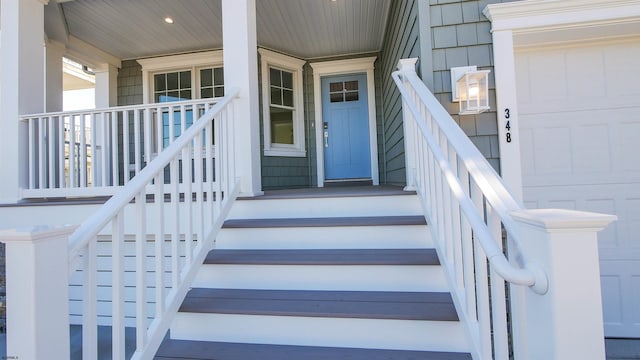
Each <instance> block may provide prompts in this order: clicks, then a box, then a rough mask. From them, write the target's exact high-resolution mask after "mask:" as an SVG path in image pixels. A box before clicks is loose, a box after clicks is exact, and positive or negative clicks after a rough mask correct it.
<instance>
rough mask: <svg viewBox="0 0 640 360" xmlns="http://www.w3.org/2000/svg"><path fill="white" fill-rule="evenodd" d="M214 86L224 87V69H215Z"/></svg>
mask: <svg viewBox="0 0 640 360" xmlns="http://www.w3.org/2000/svg"><path fill="white" fill-rule="evenodd" d="M213 84H214V85H224V71H223V68H221V67H219V68H215V69H213Z"/></svg>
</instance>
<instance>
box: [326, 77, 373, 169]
mask: <svg viewBox="0 0 640 360" xmlns="http://www.w3.org/2000/svg"><path fill="white" fill-rule="evenodd" d="M368 108H369V106H368V99H367V77H366V75H365V74H361V75H348V76H331V77H324V78H322V116H323V119H322V120H323V130H322V135H323V142H324V144H323V146H324V173H325V179H326V180H345V179H370V178H371V154H370V147H369V110H368Z"/></svg>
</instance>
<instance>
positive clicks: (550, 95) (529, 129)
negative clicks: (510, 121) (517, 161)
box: [516, 39, 640, 338]
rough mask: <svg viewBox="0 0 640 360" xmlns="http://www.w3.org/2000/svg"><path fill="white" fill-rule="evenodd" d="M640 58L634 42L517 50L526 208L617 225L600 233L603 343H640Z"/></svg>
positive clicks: (635, 41) (639, 49) (637, 46)
mask: <svg viewBox="0 0 640 360" xmlns="http://www.w3.org/2000/svg"><path fill="white" fill-rule="evenodd" d="M638 59H640V40H638V39H636V40H627V41H620V42H617V43H611V42H608V43H600V44H589V45H585V44H578V45H573V46H562V47H556V48H549V47H547V48H536V49H528V50H519V51H517V53H516V73H517V84H518V85H517V91H518V107H519V110H520V129H521V130H520V136H521V138H520V141H521V153H522V172H523V185H524V187H523V191H524V200H525V205H526V206H527V207H529V208H566V209H575V210H586V211H595V212H602V213H608V214H616V215H617V216H618V218H619V220H618V221H617V222H616V223H614V224H613V225H611V226H610V227H609V228H607V229H606V230H604V231H603V232H601V233H600V235H599V246H600V270H601V281H602V292H603V308H604V309H603V310H604V321H605V335H606V336H607V337H635V338H640V66H639V63H638ZM575 250H576V251H575V256H580V249H575ZM567 261H568V264H567V265H569V266H570V262H571V259H567Z"/></svg>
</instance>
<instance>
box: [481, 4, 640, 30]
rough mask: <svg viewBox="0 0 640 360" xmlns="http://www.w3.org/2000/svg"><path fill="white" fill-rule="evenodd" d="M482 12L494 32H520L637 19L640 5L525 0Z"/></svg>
mask: <svg viewBox="0 0 640 360" xmlns="http://www.w3.org/2000/svg"><path fill="white" fill-rule="evenodd" d="M483 13H484V15H485V16H486V17H487V18H488V19H489V20H490V21H491V24H492V31H501V30H513V31H514V32H517V31H531V30H534V29H537V30H541V29H553V28H559V27H564V28H572V27H573V28H582V27H589V26H595V25H606V24H619V23H628V22H638V21H639V19H640V6H638V2H637V1H636V0H579V1H566V0H526V1H516V2H510V3H504V4H491V5H487V7H486V8H485V9H484V11H483Z"/></svg>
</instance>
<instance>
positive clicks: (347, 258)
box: [204, 249, 440, 265]
mask: <svg viewBox="0 0 640 360" xmlns="http://www.w3.org/2000/svg"><path fill="white" fill-rule="evenodd" d="M204 263H205V264H251V265H440V261H439V260H438V255H437V253H436V251H435V249H305V250H299V249H291V250H289V249H283V250H281V249H278V250H227V249H219V250H212V251H210V252H209V254H207V257H206V259H205V260H204Z"/></svg>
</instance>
